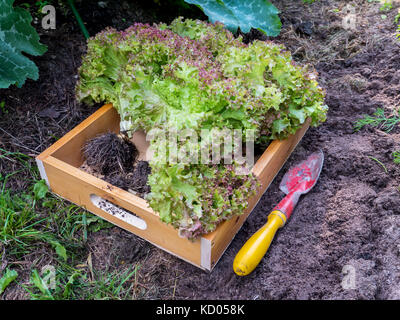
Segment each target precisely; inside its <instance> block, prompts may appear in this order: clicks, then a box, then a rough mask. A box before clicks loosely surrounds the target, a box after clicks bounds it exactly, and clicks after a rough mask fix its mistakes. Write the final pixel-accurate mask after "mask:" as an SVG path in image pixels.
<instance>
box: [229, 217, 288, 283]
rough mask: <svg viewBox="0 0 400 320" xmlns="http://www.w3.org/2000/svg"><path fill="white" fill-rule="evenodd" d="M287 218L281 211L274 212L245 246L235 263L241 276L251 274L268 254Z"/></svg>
mask: <svg viewBox="0 0 400 320" xmlns="http://www.w3.org/2000/svg"><path fill="white" fill-rule="evenodd" d="M285 222H286V216H285V214H284V213H283V212H281V211H279V210H274V211H272V212H271V213H270V214H269V216H268V221H267V223H266V224H265V225H263V226H262V227H261V228H260V229H259V230H258V231H257V232H256V233H255V234H253V235H252V236H251V237H250V239H249V240H247V242H246V243H245V244H244V245H243V247H242V248H241V249H240V251H239V252H238V253H237V255H236V257H235V259H234V261H233V270H234V271H235V273H236V274H237V275H239V276H246V275H248V274H249V273H251V272H252V271H253V270H254V269H255V268H256V267H257V265H258V264H259V263H260V261H261V259H262V258H263V257H264V255H265V253H266V252H267V250H268V248H269V246H270V244H271V242H272V240H273V239H274V236H275V233H276V231H277V230H278V229H279V228H281V227H283V226H284V225H285Z"/></svg>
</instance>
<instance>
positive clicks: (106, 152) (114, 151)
mask: <svg viewBox="0 0 400 320" xmlns="http://www.w3.org/2000/svg"><path fill="white" fill-rule="evenodd" d="M82 152H83V156H84V157H85V159H86V163H87V165H88V166H90V167H91V168H92V169H94V170H95V171H97V172H99V173H100V174H102V175H112V174H115V173H118V172H123V173H124V172H129V171H130V170H131V168H132V167H133V163H134V161H135V159H136V157H137V155H138V151H137V149H136V147H135V145H134V144H133V143H131V142H130V141H129V140H128V138H125V137H124V136H123V135H117V134H115V133H113V132H107V133H104V134H100V135H97V136H96V137H94V138H93V139H90V140H89V141H87V142H86V143H85V145H84V146H83V149H82Z"/></svg>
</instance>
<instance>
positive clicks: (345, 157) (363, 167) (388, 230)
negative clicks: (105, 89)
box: [0, 0, 400, 300]
mask: <svg viewBox="0 0 400 320" xmlns="http://www.w3.org/2000/svg"><path fill="white" fill-rule="evenodd" d="M273 2H274V3H275V4H276V5H277V6H278V7H279V9H280V10H281V12H282V14H281V19H282V22H283V28H282V32H281V34H280V36H279V37H277V38H275V39H271V40H273V41H275V42H279V43H282V44H284V45H285V46H286V47H287V48H288V49H289V50H290V51H291V52H292V53H293V56H294V59H295V60H296V61H297V62H299V63H312V64H313V65H314V66H315V68H316V70H317V71H318V73H319V80H318V81H319V83H320V85H321V86H322V87H323V88H325V90H326V103H327V104H328V106H329V112H328V117H327V121H326V122H325V123H324V124H322V125H321V126H320V127H317V128H310V129H309V130H308V132H307V133H306V134H305V136H304V138H303V140H302V141H301V142H300V144H299V145H298V146H297V147H296V149H295V151H294V152H293V154H292V155H291V157H290V158H289V159H288V161H287V163H286V164H285V165H284V167H283V168H282V170H281V171H280V173H279V174H278V175H277V177H276V179H275V180H274V181H273V183H272V184H271V186H270V188H269V189H268V190H267V192H266V193H265V194H264V196H263V197H262V199H261V200H260V202H259V203H258V205H257V206H256V208H255V209H254V211H253V212H252V214H251V215H250V216H249V218H248V219H247V220H246V222H245V223H244V225H243V227H242V229H241V230H240V231H239V232H238V234H237V235H236V237H235V238H234V239H233V241H232V243H231V245H230V246H229V247H228V248H227V250H226V252H225V254H224V255H223V256H222V258H221V259H220V261H219V262H218V264H217V265H216V267H215V268H214V270H213V271H212V272H211V273H208V272H205V271H201V270H200V269H198V268H196V267H194V266H192V265H190V264H188V263H186V262H184V261H182V260H180V259H179V258H176V257H174V256H172V255H170V254H168V253H166V252H164V251H162V250H161V249H158V248H156V247H154V246H153V245H151V244H149V243H147V242H145V241H143V240H141V239H140V238H138V237H136V236H135V235H132V234H130V233H128V232H127V231H124V230H121V229H119V228H117V227H113V228H110V229H107V230H101V231H99V232H93V233H89V234H88V250H89V252H91V253H92V255H93V267H94V268H98V269H102V270H103V269H107V270H119V269H120V268H122V267H121V265H122V264H126V263H140V265H141V267H140V268H139V271H138V275H137V276H138V282H139V283H140V285H142V286H143V289H146V288H147V289H148V291H147V295H146V296H145V297H146V298H163V299H260V300H262V299H400V246H399V243H400V231H399V230H400V191H399V185H400V165H398V164H395V163H394V162H393V155H392V152H393V151H395V150H400V128H399V126H396V127H395V128H393V130H392V131H390V132H385V131H383V130H381V129H380V128H379V127H372V126H366V127H364V128H362V129H361V130H359V131H357V132H356V131H355V130H354V123H355V121H357V120H358V119H360V118H361V117H362V115H363V114H369V115H372V114H373V113H374V112H375V111H376V109H377V108H382V109H383V110H384V111H385V113H386V114H391V113H394V114H395V112H397V110H398V108H399V106H400V96H399V94H400V42H399V41H397V40H396V38H395V36H394V33H395V29H396V26H395V25H394V24H393V20H394V17H395V15H396V13H397V8H398V7H399V5H398V4H396V3H395V4H394V8H393V9H392V10H391V11H389V12H387V13H385V15H386V16H387V18H386V19H382V13H381V12H380V11H379V4H377V3H369V2H367V1H362V0H356V1H345V0H341V1H339V0H336V1H334V0H321V1H316V2H314V3H313V4H308V5H306V4H304V3H303V1H302V0H296V1H293V0H281V1H273ZM149 3H150V2H149ZM160 3H161V2H160ZM349 4H350V5H353V7H354V8H355V15H356V18H357V19H356V27H355V28H354V29H345V28H344V27H343V19H344V18H345V17H346V15H347V14H348V13H347V12H346V10H345V9H346V6H347V5H349ZM107 6H108V9H107V10H111V11H109V12H112V16H113V17H114V18H113V19H111V20H110V19H109V15H108V14H107V10H106V9H104V10H103V9H101V8H99V7H98V4H97V2H96V1H91V0H90V1H82V2H77V8H78V10H80V12H81V14H82V17H83V19H84V21H85V23H86V24H87V26H88V28H89V31H90V32H91V34H94V33H95V32H97V31H100V30H101V29H102V28H103V27H105V26H106V24H108V23H109V24H111V25H113V26H114V27H117V28H119V29H122V28H125V27H127V26H128V25H129V24H131V23H133V22H159V21H163V20H165V22H169V21H170V20H172V18H173V17H174V14H175V13H173V12H170V13H168V14H167V13H164V14H162V10H161V9H160V8H158V7H157V10H153V11H151V10H150V9H149V5H140V4H139V3H136V2H135V3H133V2H129V1H123V2H116V1H113V2H107ZM190 14H191V16H190V15H189V16H190V17H192V18H193V17H195V16H196V14H198V15H199V17H201V18H203V19H204V16H202V15H201V14H199V13H198V12H197V13H193V12H191V13H190ZM168 15H169V16H168ZM176 15H178V14H176ZM59 16H60V18H59V20H58V22H57V23H58V25H57V29H56V30H54V31H49V32H47V31H46V32H45V33H43V34H42V35H41V36H42V38H41V39H42V42H44V43H45V44H46V45H48V47H49V50H48V52H47V53H46V54H45V55H44V56H42V57H36V58H34V60H35V62H36V63H37V64H38V66H39V69H40V78H39V80H38V81H36V82H35V81H27V83H26V84H25V85H24V87H23V88H22V89H18V88H11V89H8V90H2V91H1V92H0V94H1V97H0V101H3V100H4V101H5V106H6V109H7V110H8V113H5V112H4V110H1V109H0V128H1V129H2V130H1V132H0V148H4V149H6V150H9V151H20V152H23V153H27V154H31V155H36V154H38V153H39V152H41V151H43V150H44V149H45V148H46V147H48V146H50V145H51V144H52V143H54V142H55V141H56V140H57V138H59V137H61V136H62V135H64V134H65V133H66V132H68V131H69V130H70V129H72V128H73V127H74V126H75V125H76V124H78V123H79V122H80V121H82V120H83V119H85V118H86V117H87V116H88V115H89V114H91V113H92V112H93V111H94V110H96V108H98V107H99V106H94V107H92V108H89V107H87V106H85V105H82V104H78V103H76V102H75V99H74V86H75V83H76V80H77V68H78V66H79V64H80V57H81V55H82V54H83V53H84V52H85V46H86V44H85V40H84V38H83V36H82V35H81V34H80V31H79V29H78V27H77V25H76V23H75V22H71V21H73V18H72V15H71V13H68V14H67V15H66V16H65V17H63V16H62V15H61V14H60V15H59ZM110 16H111V14H110ZM167 16H168V17H167ZM167 20H168V21H167ZM254 39H266V37H264V36H262V35H261V34H260V33H258V32H256V31H253V32H252V33H251V34H249V35H246V36H245V40H246V41H252V40H254ZM318 149H321V150H323V152H324V154H325V162H324V166H323V169H322V173H321V175H320V178H319V181H318V182H317V184H316V186H315V187H314V188H313V190H311V192H310V193H308V194H307V195H305V196H303V197H302V198H301V199H300V201H299V203H298V205H297V207H296V209H295V211H294V212H293V214H292V216H291V218H290V220H289V221H288V222H287V224H286V226H285V227H284V228H282V229H281V230H280V231H279V232H278V234H277V236H276V237H275V239H274V241H273V243H272V245H271V247H270V249H269V251H268V253H267V255H266V256H265V257H264V258H263V260H262V261H261V263H260V265H259V266H258V267H257V268H256V270H255V271H254V272H253V273H252V274H250V275H249V276H247V277H239V276H237V275H236V274H235V273H234V272H233V269H232V262H233V258H234V257H235V255H236V253H237V252H238V251H239V249H240V248H241V246H242V245H243V244H244V243H245V241H246V240H247V239H248V238H249V237H250V236H251V235H252V234H253V233H254V232H255V231H256V230H257V229H258V228H260V227H261V226H262V225H263V224H264V223H265V222H266V219H267V215H268V213H269V212H270V211H271V209H272V208H273V207H274V205H275V204H276V203H277V202H278V201H279V200H280V199H281V198H282V197H283V196H284V194H283V193H282V192H281V191H280V190H279V183H280V181H281V179H282V177H283V175H284V173H285V172H286V170H287V169H288V168H289V167H290V166H292V165H293V164H295V163H296V162H298V161H300V160H303V159H305V158H306V157H307V156H308V155H309V154H310V153H312V152H314V151H316V150H318ZM16 169H18V164H17V163H10V162H9V161H6V160H4V159H0V170H1V172H2V173H3V172H11V170H12V171H15V170H16ZM25 175H26V172H25V173H24V172H23V171H22V172H21V173H18V174H15V175H13V176H12V177H10V179H9V180H8V182H7V185H6V187H7V188H10V189H11V190H21V189H23V188H25V187H26V184H27V182H26V181H25V180H24V176H25ZM27 259H29V258H27ZM157 288H158V289H157ZM15 290H17V289H15ZM20 290H23V289H20ZM11 296H16V297H18V296H22V294H21V293H20V294H18V292H17V293H12V294H11Z"/></svg>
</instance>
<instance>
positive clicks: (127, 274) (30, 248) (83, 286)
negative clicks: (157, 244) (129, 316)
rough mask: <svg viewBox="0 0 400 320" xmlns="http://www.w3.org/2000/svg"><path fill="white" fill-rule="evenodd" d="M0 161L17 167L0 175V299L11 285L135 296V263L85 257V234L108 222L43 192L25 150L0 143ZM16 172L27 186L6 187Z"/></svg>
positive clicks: (92, 295)
mask: <svg viewBox="0 0 400 320" xmlns="http://www.w3.org/2000/svg"><path fill="white" fill-rule="evenodd" d="M0 161H11V162H13V164H15V163H16V162H17V163H18V164H19V169H18V170H15V171H14V172H11V173H7V174H4V173H3V174H2V175H0V268H1V269H0V299H1V298H2V296H3V295H4V294H6V293H7V290H10V289H11V287H13V290H20V292H25V293H27V294H28V296H29V297H30V299H51V300H53V299H54V300H58V299H138V298H140V297H141V295H140V291H139V290H137V286H136V285H137V284H136V278H137V271H138V268H139V266H138V265H137V264H133V265H131V266H127V267H125V269H124V270H122V271H121V270H120V269H118V270H114V271H98V270H94V269H93V267H92V264H91V260H90V261H89V259H88V256H89V257H90V252H88V249H87V246H86V241H87V238H88V234H89V233H90V232H97V231H99V230H101V229H104V228H109V227H112V225H111V224H110V223H108V222H106V221H104V220H102V219H101V218H99V217H97V216H94V215H92V214H90V213H87V212H86V211H85V210H84V209H82V208H80V207H78V206H76V205H74V204H71V203H69V202H67V201H64V200H63V199H61V198H59V197H57V196H55V195H53V194H51V193H50V192H48V188H47V185H46V184H45V182H44V181H43V180H40V179H39V174H38V172H37V169H36V166H34V165H33V161H32V159H31V158H30V157H29V156H27V155H25V154H22V153H19V152H8V151H6V150H4V149H0ZM27 172H28V173H29V174H28V176H26V175H25V174H26V173H27ZM21 173H23V176H22V177H23V178H24V179H27V180H28V185H29V187H28V188H27V189H26V190H23V191H19V192H12V191H11V190H9V189H7V187H6V186H7V180H8V179H9V178H10V177H11V176H15V175H18V174H21ZM24 262H25V264H24ZM26 262H27V263H26ZM46 262H48V263H47V264H46V265H44V264H45V263H46ZM24 266H25V267H24ZM50 271H51V272H50ZM49 279H50V280H51V281H52V283H53V284H54V285H53V286H50V285H49V281H48V280H49Z"/></svg>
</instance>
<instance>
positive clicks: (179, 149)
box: [146, 128, 255, 169]
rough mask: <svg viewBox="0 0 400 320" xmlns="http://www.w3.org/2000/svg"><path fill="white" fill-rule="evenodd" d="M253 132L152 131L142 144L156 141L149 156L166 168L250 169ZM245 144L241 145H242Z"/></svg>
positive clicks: (212, 130)
mask: <svg viewBox="0 0 400 320" xmlns="http://www.w3.org/2000/svg"><path fill="white" fill-rule="evenodd" d="M254 139H255V131H254V130H251V129H249V130H244V131H243V130H241V129H202V130H201V131H200V132H199V133H198V131H196V130H192V129H183V130H175V129H173V128H170V129H169V130H161V129H152V130H150V131H149V132H148V133H147V136H146V140H147V141H153V140H156V141H157V143H154V144H152V145H151V146H152V148H156V149H151V152H153V153H157V161H158V162H160V163H170V164H177V163H180V164H219V163H223V164H232V163H233V162H234V161H235V162H236V163H238V164H244V165H245V166H246V167H248V168H249V169H251V168H252V167H253V165H254ZM243 141H245V142H243Z"/></svg>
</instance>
